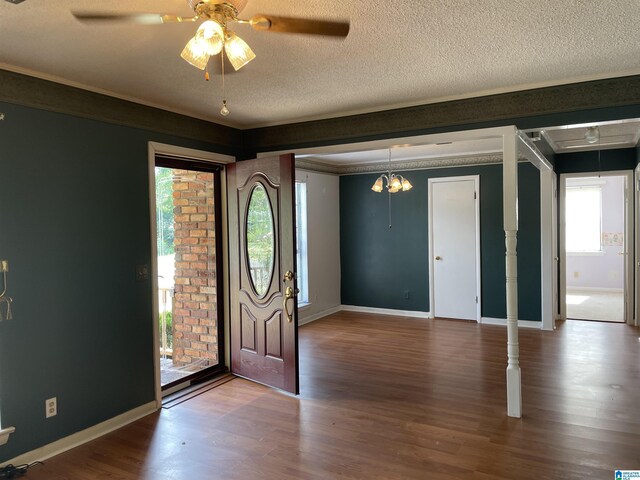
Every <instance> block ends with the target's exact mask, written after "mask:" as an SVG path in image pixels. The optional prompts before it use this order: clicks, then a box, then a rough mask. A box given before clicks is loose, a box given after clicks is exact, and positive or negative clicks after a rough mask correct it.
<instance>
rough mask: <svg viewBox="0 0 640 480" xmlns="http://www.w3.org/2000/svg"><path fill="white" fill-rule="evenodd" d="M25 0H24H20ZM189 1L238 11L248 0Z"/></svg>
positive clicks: (192, 6) (190, 3) (196, 6)
mask: <svg viewBox="0 0 640 480" xmlns="http://www.w3.org/2000/svg"><path fill="white" fill-rule="evenodd" d="M19 1H23V0H19ZM187 3H188V4H189V6H190V7H191V9H192V10H194V11H196V10H197V8H198V5H200V4H205V5H216V4H224V3H228V4H229V5H232V6H233V7H234V8H235V9H236V10H237V11H238V12H240V11H242V9H243V8H244V7H245V6H246V5H247V0H187Z"/></svg>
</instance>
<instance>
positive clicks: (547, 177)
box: [540, 170, 556, 330]
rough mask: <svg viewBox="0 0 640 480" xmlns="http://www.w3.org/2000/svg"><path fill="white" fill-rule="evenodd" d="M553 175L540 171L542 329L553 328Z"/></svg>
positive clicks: (548, 171)
mask: <svg viewBox="0 0 640 480" xmlns="http://www.w3.org/2000/svg"><path fill="white" fill-rule="evenodd" d="M554 177H555V173H554V172H553V171H552V170H540V264H541V267H542V272H541V279H542V285H541V290H540V296H541V299H540V300H541V307H540V308H541V313H542V329H543V330H553V329H554V328H555V312H554V305H553V298H554V291H553V274H554V273H553V269H554V267H555V264H556V262H555V261H554V257H555V254H554V249H553V245H554V228H553V227H554V224H553V209H554V198H553V190H554V188H553V185H554Z"/></svg>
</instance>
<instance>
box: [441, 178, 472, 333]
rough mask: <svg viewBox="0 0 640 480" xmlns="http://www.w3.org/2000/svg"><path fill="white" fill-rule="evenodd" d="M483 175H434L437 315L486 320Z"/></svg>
mask: <svg viewBox="0 0 640 480" xmlns="http://www.w3.org/2000/svg"><path fill="white" fill-rule="evenodd" d="M479 192H480V177H479V176H478V175H471V176H464V177H447V178H432V179H429V258H430V262H429V277H430V278H429V280H430V281H429V284H430V288H429V290H430V292H429V304H430V309H431V312H432V316H433V317H438V318H455V319H461V320H475V321H477V322H480V319H481V317H480V312H481V309H480V212H479V201H478V197H479Z"/></svg>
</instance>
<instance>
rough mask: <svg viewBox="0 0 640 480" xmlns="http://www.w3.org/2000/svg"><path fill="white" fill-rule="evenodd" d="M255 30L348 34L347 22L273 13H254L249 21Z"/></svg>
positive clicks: (310, 33)
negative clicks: (283, 15) (275, 14)
mask: <svg viewBox="0 0 640 480" xmlns="http://www.w3.org/2000/svg"><path fill="white" fill-rule="evenodd" d="M249 23H250V24H251V26H252V27H253V28H254V29H255V30H259V31H269V32H283V33H304V34H306V35H324V36H330V37H343V38H344V37H346V36H347V35H348V34H349V26H350V24H349V22H348V21H347V22H344V21H343V22H332V21H328V20H310V19H304V18H294V17H278V16H274V15H255V16H254V17H253V18H251V20H250V21H249Z"/></svg>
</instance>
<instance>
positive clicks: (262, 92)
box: [0, 0, 640, 128]
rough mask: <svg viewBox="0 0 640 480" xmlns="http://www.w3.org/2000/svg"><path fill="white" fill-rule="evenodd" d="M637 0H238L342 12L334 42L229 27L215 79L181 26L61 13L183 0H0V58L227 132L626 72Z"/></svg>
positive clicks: (307, 11)
mask: <svg viewBox="0 0 640 480" xmlns="http://www.w3.org/2000/svg"><path fill="white" fill-rule="evenodd" d="M638 6H640V5H639V2H638V0H616V1H615V2H602V1H595V0H594V1H591V0H581V1H579V0H562V1H558V0H539V1H536V2H530V1H528V0H527V1H523V0H509V1H502V0H483V1H482V2H478V1H477V0H439V1H437V0H435V1H428V2H427V1H424V0H403V1H397V0H389V1H387V2H362V1H360V0H339V1H338V0H326V1H323V2H317V1H307V0H299V1H296V2H292V1H284V0H249V2H248V4H247V6H246V8H245V9H244V11H243V14H242V16H243V17H245V18H246V17H250V16H252V15H253V14H256V13H267V14H282V15H291V16H301V17H320V18H328V19H350V20H351V32H350V34H349V36H348V37H347V38H346V39H345V40H331V39H325V38H318V37H305V36H300V35H285V34H277V33H264V32H255V31H252V30H251V29H250V28H248V27H247V26H244V25H239V26H238V27H237V29H236V31H237V32H238V34H239V35H240V36H241V37H243V38H244V39H245V40H246V41H247V42H248V43H249V44H250V45H251V47H252V48H253V50H254V51H255V53H256V55H257V58H256V59H255V60H254V61H253V62H251V63H250V64H248V65H247V66H246V67H245V68H244V69H242V70H241V71H240V72H238V73H235V74H232V75H228V76H227V82H226V83H227V99H228V105H229V109H230V110H231V115H229V117H226V118H224V117H221V116H220V114H219V110H220V106H221V100H222V95H221V87H220V79H219V77H218V76H214V77H213V78H212V79H211V81H210V82H205V81H204V79H203V75H202V72H201V71H200V70H197V69H195V68H193V67H191V66H190V65H188V64H187V63H186V62H184V61H183V60H182V59H181V58H180V57H179V54H180V51H181V50H182V48H183V46H184V45H185V44H186V42H187V41H188V40H189V38H190V37H191V36H192V35H193V33H194V31H195V28H196V26H195V25H194V24H189V23H187V24H171V25H159V26H141V25H131V24H123V25H109V26H106V25H103V26H94V27H88V26H86V25H83V24H80V23H79V22H77V21H76V20H75V19H74V18H73V17H72V16H71V15H70V13H69V11H70V10H71V9H78V10H84V11H86V10H97V11H105V10H108V11H112V10H113V11H123V12H147V11H148V12H169V13H176V14H179V15H185V16H188V15H189V14H190V9H189V7H188V6H187V4H186V1H184V0H135V1H133V0H126V1H125V0H113V1H109V2H104V1H102V0H56V1H55V2H54V1H51V0H26V1H25V2H23V3H21V4H18V5H14V4H11V3H8V2H5V1H0V67H1V68H7V69H11V70H15V71H21V72H26V73H31V74H34V75H37V76H40V77H43V78H50V79H54V80H57V81H61V82H64V83H68V84H71V85H77V86H83V87H84V88H88V89H92V90H96V91H101V92H106V93H110V94H112V95H115V96H119V97H122V98H127V99H130V100H134V101H137V102H140V103H144V104H148V105H154V106H159V107H161V108H165V109H168V110H172V111H176V112H180V113H186V114H189V115H192V116H195V117H199V118H205V119H209V120H212V121H215V122H218V123H224V124H228V125H232V126H236V127H240V128H249V127H255V126H264V125H270V124H279V123H289V122H294V121H300V120H306V119H313V118H326V117H334V116H340V115H345V114H348V113H355V112H366V111H376V110H382V109H387V108H392V107H397V106H405V105H415V104H421V103H427V102H432V101H436V100H442V99H446V98H461V97H468V96H474V95H478V94H483V93H490V92H496V91H507V90H516V89H523V88H527V87H531V86H537V85H548V84H558V83H566V82H570V81H577V80H586V79H591V78H601V77H607V76H618V75H625V74H632V73H639V72H640V55H638V53H639V52H638V46H639V45H640V15H637V13H636V12H637V10H638Z"/></svg>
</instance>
